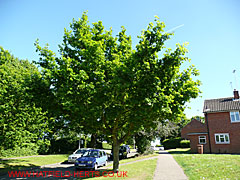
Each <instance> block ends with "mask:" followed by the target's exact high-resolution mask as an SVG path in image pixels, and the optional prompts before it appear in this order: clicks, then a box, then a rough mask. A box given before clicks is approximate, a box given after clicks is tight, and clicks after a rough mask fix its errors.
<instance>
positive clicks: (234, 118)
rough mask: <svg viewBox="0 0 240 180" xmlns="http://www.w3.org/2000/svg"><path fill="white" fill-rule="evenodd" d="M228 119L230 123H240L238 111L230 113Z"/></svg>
mask: <svg viewBox="0 0 240 180" xmlns="http://www.w3.org/2000/svg"><path fill="white" fill-rule="evenodd" d="M230 119H231V123H235V122H240V115H239V111H231V112H230Z"/></svg>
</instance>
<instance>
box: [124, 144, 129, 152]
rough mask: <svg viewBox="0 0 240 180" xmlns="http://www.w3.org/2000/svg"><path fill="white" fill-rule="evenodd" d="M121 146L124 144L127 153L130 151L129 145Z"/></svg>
mask: <svg viewBox="0 0 240 180" xmlns="http://www.w3.org/2000/svg"><path fill="white" fill-rule="evenodd" d="M123 146H125V147H126V148H127V153H130V147H129V145H123Z"/></svg>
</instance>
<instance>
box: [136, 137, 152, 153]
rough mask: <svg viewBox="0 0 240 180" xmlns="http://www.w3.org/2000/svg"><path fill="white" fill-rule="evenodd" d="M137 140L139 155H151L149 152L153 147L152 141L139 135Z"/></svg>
mask: <svg viewBox="0 0 240 180" xmlns="http://www.w3.org/2000/svg"><path fill="white" fill-rule="evenodd" d="M135 139H136V146H137V151H138V153H140V154H149V152H148V151H149V149H150V147H151V140H150V139H149V138H148V137H146V136H144V135H137V136H136V137H135Z"/></svg>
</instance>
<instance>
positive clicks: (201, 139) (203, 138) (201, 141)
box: [198, 136, 206, 144]
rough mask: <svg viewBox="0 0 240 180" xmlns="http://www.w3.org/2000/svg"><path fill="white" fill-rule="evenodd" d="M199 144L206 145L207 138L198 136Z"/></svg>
mask: <svg viewBox="0 0 240 180" xmlns="http://www.w3.org/2000/svg"><path fill="white" fill-rule="evenodd" d="M198 139H199V144H206V136H198Z"/></svg>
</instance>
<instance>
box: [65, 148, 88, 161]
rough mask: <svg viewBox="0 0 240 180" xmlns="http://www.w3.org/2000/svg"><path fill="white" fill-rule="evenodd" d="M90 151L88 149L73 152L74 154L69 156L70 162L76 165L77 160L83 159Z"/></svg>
mask: <svg viewBox="0 0 240 180" xmlns="http://www.w3.org/2000/svg"><path fill="white" fill-rule="evenodd" d="M88 150H89V149H87V148H82V149H77V150H76V151H74V152H73V154H71V155H70V156H68V162H70V163H74V162H75V161H76V159H77V158H80V157H82V155H83V154H84V153H85V152H86V151H88Z"/></svg>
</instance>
